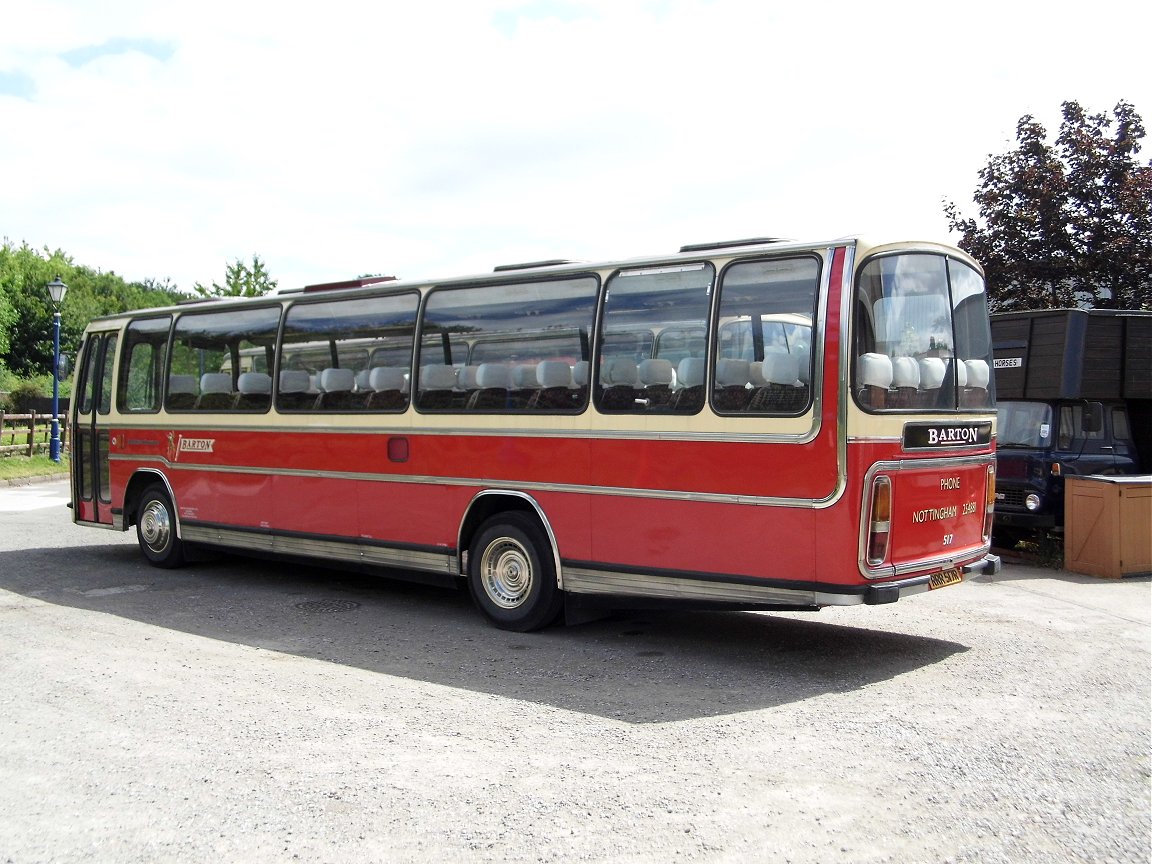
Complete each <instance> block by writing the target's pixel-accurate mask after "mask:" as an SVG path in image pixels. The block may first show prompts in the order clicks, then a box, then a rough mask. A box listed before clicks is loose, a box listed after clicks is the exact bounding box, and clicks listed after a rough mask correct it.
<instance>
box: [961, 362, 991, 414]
mask: <svg viewBox="0 0 1152 864" xmlns="http://www.w3.org/2000/svg"><path fill="white" fill-rule="evenodd" d="M964 366H965V368H966V371H967V375H968V386H967V387H966V388H965V389H964V391H963V392H962V394H961V398H962V400H963V401H962V402H961V404H962V405H963V406H964V407H966V408H986V407H989V402H988V378H989V373H988V361H987V360H980V359H973V360H965V361H964Z"/></svg>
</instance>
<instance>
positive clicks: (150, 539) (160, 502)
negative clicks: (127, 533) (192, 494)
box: [136, 484, 184, 568]
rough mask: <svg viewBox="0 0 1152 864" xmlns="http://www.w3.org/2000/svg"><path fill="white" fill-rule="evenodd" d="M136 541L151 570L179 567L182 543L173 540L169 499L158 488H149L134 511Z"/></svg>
mask: <svg viewBox="0 0 1152 864" xmlns="http://www.w3.org/2000/svg"><path fill="white" fill-rule="evenodd" d="M136 539H137V541H138V542H139V543H140V551H141V552H143V553H144V557H145V558H147V559H148V560H149V562H151V563H152V565H153V566H155V567H165V568H172V567H179V566H180V565H181V564H183V563H184V543H183V541H182V540H181V539H180V538H179V537H177V536H176V512H175V510H174V509H173V507H172V499H171V498H169V497H168V493H167V491H165V489H164V487H163V486H161V485H160V484H155V485H153V486H149V487H148V488H147V489H145V490H144V494H143V495H142V496H140V505H139V506H138V507H137V508H136Z"/></svg>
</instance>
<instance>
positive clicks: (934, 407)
mask: <svg viewBox="0 0 1152 864" xmlns="http://www.w3.org/2000/svg"><path fill="white" fill-rule="evenodd" d="M855 296H856V303H855V313H854V314H855V324H856V327H855V329H856V352H855V354H856V363H855V368H854V385H853V393H854V395H855V397H856V401H857V403H858V404H859V405H860V406H861V407H862V408H864V409H865V410H868V411H885V410H898V409H904V410H919V411H949V410H952V411H955V410H963V409H972V408H985V409H991V408H992V406H993V405H994V404H995V402H994V399H995V394H994V393H993V389H992V376H991V374H990V373H991V369H992V340H991V336H990V333H989V328H988V312H987V304H986V301H985V295H984V279H983V277H982V276H981V275H980V274H979V273H978V272H977V271H976V270H974V269H973V268H971V267H969V266H968V265H966V264H964V263H962V262H960V261H958V260H956V259H954V258H950V257H946V256H944V255H940V254H930V253H920V252H905V253H902V254H899V255H883V256H877V257H875V258H873V259H871V260H870V261H868V262H866V263H865V264H864V266H863V267H862V268H861V271H860V277H859V280H858V284H857V287H856V295H855Z"/></svg>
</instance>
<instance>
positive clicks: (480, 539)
mask: <svg viewBox="0 0 1152 864" xmlns="http://www.w3.org/2000/svg"><path fill="white" fill-rule="evenodd" d="M468 588H469V590H470V591H471V592H472V598H473V600H475V601H476V605H477V606H479V607H480V611H481V612H483V613H484V615H485V616H486V617H487V618H488V620H489V621H491V622H492V623H493V624H495V625H496V626H497V627H499V628H500V629H502V630H516V631H518V632H521V633H524V632H527V631H529V630H539V629H540V628H542V627H547V626H548V625H549V624H551V623H553V622H554V621H555V620H556V619H557V617H559V615H560V612H561V610H562V609H563V606H564V595H563V593H562V592H561V591H560V588H559V587H558V586H557V585H556V566H555V564H554V563H553V559H552V554H551V546H550V545H549V543H548V539H547V537H546V536H545V535H544V532H543V530H541V528H540V526H539V525H538V524H537V522H536V521H535V520H534V519H532V518H531V517H530V516H527V515H525V514H523V513H518V512H511V513H501V514H498V515H496V516H493V517H492V518H490V519H489V520H488V521H486V522H485V523H484V524H483V525H481V526H480V530H479V531H478V532H476V537H475V539H474V540H473V541H472V546H471V548H470V550H469V553H468Z"/></svg>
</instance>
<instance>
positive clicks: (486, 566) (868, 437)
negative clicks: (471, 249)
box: [68, 237, 1000, 631]
mask: <svg viewBox="0 0 1152 864" xmlns="http://www.w3.org/2000/svg"><path fill="white" fill-rule="evenodd" d="M991 368H992V344H991V338H990V335H989V323H988V313H987V304H986V296H985V289H984V280H983V276H982V271H981V269H980V267H979V265H978V264H977V262H976V261H974V260H973V259H972V258H970V257H969V256H968V255H966V254H965V253H963V252H962V251H960V250H958V249H954V248H951V247H948V246H945V245H941V244H937V243H930V242H888V243H874V242H868V241H866V240H865V239H863V238H856V237H854V238H845V239H837V240H833V241H826V242H816V243H803V242H793V241H781V240H775V239H767V238H765V239H748V240H738V241H733V242H721V243H704V244H693V245H689V246H684V247H682V248H681V249H680V250H679V251H678V252H675V253H671V254H667V255H655V256H647V257H643V258H636V259H630V260H623V261H608V262H602V263H586V262H578V261H567V260H555V261H540V262H532V263H529V264H516V265H501V266H499V267H497V268H495V269H494V270H493V271H492V272H491V273H485V274H479V275H473V276H465V277H457V278H449V279H432V280H397V279H386V280H380V279H372V280H354V281H352V282H340V283H333V284H331V285H313V286H308V287H306V288H303V289H299V290H295V291H286V292H282V293H278V294H275V295H267V296H263V297H256V298H229V299H211V300H203V301H197V302H191V303H187V304H182V305H177V306H173V307H170V308H156V309H147V310H140V311H133V312H128V313H124V314H120V315H114V316H108V317H103V318H99V319H96V320H94V321H93V322H92V323H91V324H90V325H89V326H88V328H87V330H86V332H85V336H84V340H83V343H82V346H81V349H80V355H79V357H78V362H77V371H76V381H75V389H74V393H75V397H74V398H73V399H72V402H71V406H70V414H69V418H68V422H69V423H70V424H71V426H70V432H71V435H70V436H69V441H70V445H69V446H70V447H71V463H70V464H71V466H72V473H71V487H72V489H71V491H72V507H73V519H74V521H75V522H76V523H77V524H80V525H86V526H92V527H99V528H106V529H111V530H116V531H125V530H129V529H131V528H133V527H134V528H135V530H136V534H137V538H138V540H139V545H140V549H141V551H142V553H143V555H144V556H145V557H146V558H147V559H148V561H150V562H151V563H152V564H153V565H155V566H157V567H165V568H169V567H177V566H180V565H181V564H183V563H184V562H185V558H186V553H187V551H188V550H189V548H191V547H195V546H207V547H218V548H223V549H232V550H237V551H240V552H242V553H245V554H249V555H252V554H255V555H266V556H270V557H276V558H286V559H293V560H311V561H315V562H320V563H324V564H328V565H331V566H349V567H353V568H356V569H364V568H367V569H369V570H373V571H379V572H381V573H382V574H383V575H389V574H391V575H394V576H402V577H404V578H422V579H427V580H430V581H433V582H439V583H444V584H446V585H454V586H458V587H463V586H464V585H465V584H466V585H467V587H468V589H469V590H470V592H471V595H472V597H473V599H474V601H475V604H476V606H477V607H478V608H479V609H480V611H481V612H482V613H483V614H484V616H486V617H487V619H488V620H489V621H491V622H492V623H493V624H495V625H496V626H497V627H501V628H504V629H510V630H518V631H529V630H536V629H539V628H543V627H545V626H548V625H550V624H552V623H554V622H557V621H558V620H560V619H561V618H563V619H564V620H565V621H567V622H569V623H572V622H576V621H580V620H587V619H588V618H589V617H593V616H596V615H600V614H604V610H606V609H607V610H611V609H625V608H660V607H664V606H667V605H675V604H680V605H685V606H691V607H697V608H702V609H743V610H815V609H819V608H821V607H826V606H842V605H852V604H868V605H876V604H886V603H892V602H895V601H897V600H900V599H902V598H904V597H907V596H910V595H915V594H918V593H921V592H926V591H930V590H934V589H939V588H944V587H947V586H951V585H955V584H958V583H960V582H962V581H963V580H965V579H966V578H968V577H969V576H972V575H973V574H978V573H984V574H991V573H995V572H997V571H998V570H999V567H1000V560H999V558H997V557H996V556H994V555H992V554H990V548H991V542H990V537H991V528H992V513H993V507H994V502H995V497H994V496H995V426H996V409H995V401H994V400H995V393H994V381H993V379H992V377H991V376H990V374H989V370H990V369H991Z"/></svg>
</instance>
